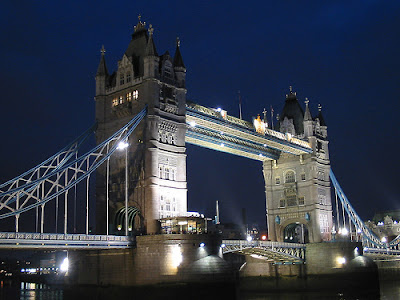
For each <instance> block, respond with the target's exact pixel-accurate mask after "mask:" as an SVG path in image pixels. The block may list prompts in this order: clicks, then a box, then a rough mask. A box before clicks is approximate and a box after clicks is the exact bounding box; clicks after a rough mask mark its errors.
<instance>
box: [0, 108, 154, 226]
mask: <svg viewBox="0 0 400 300" xmlns="http://www.w3.org/2000/svg"><path fill="white" fill-rule="evenodd" d="M146 113H147V107H146V108H144V109H143V110H142V111H141V112H140V113H139V114H137V115H136V116H135V117H134V118H133V119H132V120H131V121H130V122H129V123H127V124H126V125H125V126H123V127H122V128H121V129H120V130H118V131H117V132H115V133H114V134H113V135H112V136H111V137H109V138H108V139H106V140H105V141H104V142H102V143H101V144H99V145H97V146H96V147H95V148H93V149H92V150H90V151H89V152H87V153H85V154H84V155H82V156H80V157H78V158H76V159H73V160H71V161H69V162H68V163H66V164H64V165H62V166H59V167H58V168H56V169H54V171H52V172H49V173H47V174H45V175H42V176H41V177H40V178H39V179H37V180H36V181H35V184H33V185H30V187H29V188H27V189H23V188H21V189H17V190H16V191H12V192H10V193H9V194H8V197H3V198H2V201H1V202H0V219H4V218H7V217H10V216H14V215H19V214H21V213H23V212H26V211H28V210H30V209H33V208H35V207H38V206H40V205H44V204H45V203H47V202H48V201H50V200H53V199H55V198H56V197H58V196H60V195H62V194H64V193H67V192H68V190H69V189H71V188H73V187H75V186H76V185H77V184H78V183H80V182H81V181H83V180H85V179H88V178H89V176H90V175H91V174H92V173H93V172H94V171H95V170H96V169H97V168H98V167H99V166H100V165H101V164H102V163H103V162H105V161H106V160H107V159H108V158H109V157H110V156H111V155H112V154H113V153H114V152H115V151H116V149H117V147H118V142H119V141H125V140H127V138H128V137H129V136H130V134H131V133H132V132H133V130H134V129H135V128H136V127H137V125H138V124H139V123H140V122H141V120H142V119H143V118H144V117H145V116H146ZM12 205H13V206H12ZM4 208H6V209H7V211H6V212H3V213H2V210H3V209H4Z"/></svg>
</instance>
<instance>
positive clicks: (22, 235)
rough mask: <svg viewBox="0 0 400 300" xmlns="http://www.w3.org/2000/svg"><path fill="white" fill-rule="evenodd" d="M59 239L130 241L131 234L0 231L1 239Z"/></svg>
mask: <svg viewBox="0 0 400 300" xmlns="http://www.w3.org/2000/svg"><path fill="white" fill-rule="evenodd" d="M2 239H6V240H49V241H50V240H53V241H55V240H58V241H118V242H130V241H132V240H133V238H132V237H129V236H119V235H86V234H63V233H29V232H0V240H2Z"/></svg>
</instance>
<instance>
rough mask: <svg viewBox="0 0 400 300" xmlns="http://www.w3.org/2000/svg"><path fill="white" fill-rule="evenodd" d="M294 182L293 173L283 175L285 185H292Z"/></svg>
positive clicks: (288, 172)
mask: <svg viewBox="0 0 400 300" xmlns="http://www.w3.org/2000/svg"><path fill="white" fill-rule="evenodd" d="M295 181H296V178H295V175H294V172H293V171H287V172H286V175H285V183H293V182H295Z"/></svg>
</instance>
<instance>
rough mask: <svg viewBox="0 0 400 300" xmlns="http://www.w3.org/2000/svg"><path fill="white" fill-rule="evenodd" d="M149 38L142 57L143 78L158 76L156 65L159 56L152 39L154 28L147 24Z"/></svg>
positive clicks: (157, 64)
mask: <svg viewBox="0 0 400 300" xmlns="http://www.w3.org/2000/svg"><path fill="white" fill-rule="evenodd" d="M148 32H149V39H148V40H147V45H146V49H145V52H144V57H143V78H150V77H152V78H154V77H158V67H159V61H160V58H159V57H158V54H157V50H156V46H155V45H154V41H153V32H154V28H153V26H152V25H151V24H150V25H149V29H148Z"/></svg>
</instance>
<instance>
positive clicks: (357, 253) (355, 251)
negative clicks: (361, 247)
mask: <svg viewBox="0 0 400 300" xmlns="http://www.w3.org/2000/svg"><path fill="white" fill-rule="evenodd" d="M354 255H355V256H358V255H359V252H358V247H355V248H354Z"/></svg>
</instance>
